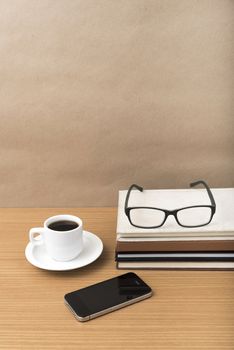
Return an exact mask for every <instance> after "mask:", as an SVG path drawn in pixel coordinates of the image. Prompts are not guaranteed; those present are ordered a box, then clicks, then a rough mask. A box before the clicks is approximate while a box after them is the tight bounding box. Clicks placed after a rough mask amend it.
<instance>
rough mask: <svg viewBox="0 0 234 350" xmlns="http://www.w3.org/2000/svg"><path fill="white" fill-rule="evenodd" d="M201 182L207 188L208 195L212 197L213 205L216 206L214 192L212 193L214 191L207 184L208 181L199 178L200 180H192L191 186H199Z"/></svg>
mask: <svg viewBox="0 0 234 350" xmlns="http://www.w3.org/2000/svg"><path fill="white" fill-rule="evenodd" d="M199 184H202V185H203V186H204V187H205V189H206V190H207V193H208V196H209V198H210V201H211V204H212V206H213V207H214V208H216V203H215V200H214V197H213V194H212V192H211V190H210V188H209V186H208V185H207V183H206V182H205V181H203V180H198V181H195V182H192V183H191V184H190V187H194V186H197V185H199Z"/></svg>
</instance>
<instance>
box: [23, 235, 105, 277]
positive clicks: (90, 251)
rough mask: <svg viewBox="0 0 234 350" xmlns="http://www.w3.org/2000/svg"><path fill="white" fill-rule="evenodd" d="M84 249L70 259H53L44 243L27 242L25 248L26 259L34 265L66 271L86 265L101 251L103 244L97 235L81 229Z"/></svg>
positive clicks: (45, 268)
mask: <svg viewBox="0 0 234 350" xmlns="http://www.w3.org/2000/svg"><path fill="white" fill-rule="evenodd" d="M83 234H84V236H83V237H84V249H83V250H82V252H81V253H80V254H79V255H78V256H77V258H75V259H73V260H70V261H56V260H53V259H52V258H51V257H50V256H49V255H48V254H47V251H46V248H45V245H44V244H41V245H32V243H31V242H29V243H28V245H27V247H26V249H25V256H26V259H27V260H28V261H29V262H30V263H31V264H32V265H34V266H36V267H39V268H40V269H44V270H51V271H67V270H73V269H78V268H80V267H83V266H86V265H88V264H90V263H91V262H93V261H94V260H96V259H97V258H98V257H99V256H100V255H101V253H102V250H103V244H102V241H101V240H100V238H99V237H97V236H96V235H94V234H93V233H91V232H88V231H83Z"/></svg>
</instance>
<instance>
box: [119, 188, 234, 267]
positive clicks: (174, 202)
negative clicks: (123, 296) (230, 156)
mask: <svg viewBox="0 0 234 350" xmlns="http://www.w3.org/2000/svg"><path fill="white" fill-rule="evenodd" d="M211 191H212V193H213V196H214V198H215V202H216V212H215V214H214V216H213V219H212V221H211V222H210V223H209V224H208V225H206V226H202V227H197V228H185V227H181V226H179V225H178V223H177V222H176V220H175V218H174V217H173V216H169V217H168V218H167V220H166V222H165V223H164V225H163V226H162V227H159V228H154V229H143V228H139V227H134V226H132V225H131V224H130V222H129V220H128V217H127V216H126V214H125V211H124V203H125V198H126V194H127V191H119V204H118V218H117V241H116V254H115V258H116V262H117V268H120V269H138V268H139V269H140V268H154V269H234V189H233V188H219V189H211ZM202 204H204V205H207V204H208V205H209V198H208V196H207V193H206V191H204V190H203V189H188V190H144V191H143V192H139V191H135V190H133V191H132V193H131V198H130V202H129V206H144V207H145V206H148V207H150V206H151V207H158V208H165V209H169V210H173V209H177V208H181V207H185V206H189V205H202Z"/></svg>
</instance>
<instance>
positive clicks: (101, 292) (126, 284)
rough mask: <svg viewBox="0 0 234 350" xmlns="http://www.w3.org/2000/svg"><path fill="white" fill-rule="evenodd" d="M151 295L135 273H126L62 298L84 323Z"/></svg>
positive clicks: (150, 291)
mask: <svg viewBox="0 0 234 350" xmlns="http://www.w3.org/2000/svg"><path fill="white" fill-rule="evenodd" d="M151 295H152V290H151V288H150V287H149V286H148V285H147V284H146V283H145V282H144V281H143V280H142V279H141V278H140V277H139V276H137V275H136V274H135V273H133V272H128V273H125V274H124V275H121V276H117V277H114V278H111V279H108V280H106V281H103V282H99V283H97V284H93V285H91V286H88V287H86V288H82V289H79V290H76V291H74V292H71V293H68V294H66V295H65V296H64V301H65V304H66V306H68V308H69V309H70V311H71V312H72V313H73V314H74V316H75V317H76V319H77V320H79V321H81V322H84V321H89V320H91V319H93V318H96V317H98V316H101V315H104V314H107V313H109V312H112V311H115V310H118V309H121V308H122V307H124V306H128V305H131V304H134V303H136V302H138V301H141V300H143V299H146V298H149V297H151Z"/></svg>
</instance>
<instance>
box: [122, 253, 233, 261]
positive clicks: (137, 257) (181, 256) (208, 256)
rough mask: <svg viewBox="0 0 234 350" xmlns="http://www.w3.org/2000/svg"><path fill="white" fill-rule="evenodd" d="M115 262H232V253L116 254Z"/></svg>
mask: <svg viewBox="0 0 234 350" xmlns="http://www.w3.org/2000/svg"><path fill="white" fill-rule="evenodd" d="M116 260H117V261H125V262H127V261H137V262H141V261H174V262H176V261H190V262H191V261H229V262H231V261H233V262H234V252H212V253H211V252H161V253H155V252H149V253H144V252H135V253H117V254H116Z"/></svg>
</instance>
